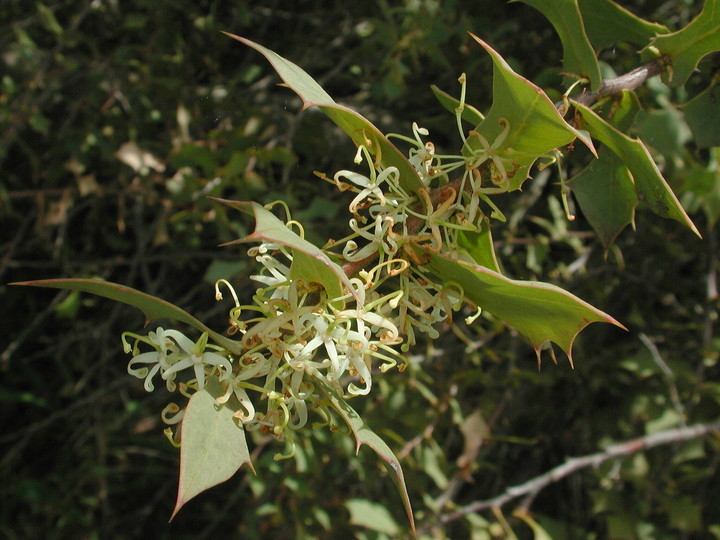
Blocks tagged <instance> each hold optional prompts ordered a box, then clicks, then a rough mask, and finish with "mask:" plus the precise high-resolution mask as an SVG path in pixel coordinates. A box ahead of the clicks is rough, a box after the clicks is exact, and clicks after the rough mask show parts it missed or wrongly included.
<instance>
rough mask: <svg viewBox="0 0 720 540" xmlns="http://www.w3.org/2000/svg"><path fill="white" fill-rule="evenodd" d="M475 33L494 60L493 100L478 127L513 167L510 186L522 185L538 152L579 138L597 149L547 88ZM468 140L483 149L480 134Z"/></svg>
mask: <svg viewBox="0 0 720 540" xmlns="http://www.w3.org/2000/svg"><path fill="white" fill-rule="evenodd" d="M473 37H474V38H475V40H477V42H478V43H480V45H482V46H483V47H484V48H485V50H486V51H487V52H488V53H489V54H490V56H491V57H492V59H493V64H494V67H493V104H492V107H491V108H490V112H489V113H488V115H487V116H486V118H485V120H484V121H483V122H482V123H481V124H480V125H479V126H477V128H476V129H475V131H477V132H478V133H480V134H481V135H482V136H483V137H484V138H485V139H486V140H487V141H488V143H489V144H491V145H492V144H497V147H496V149H495V150H494V153H495V154H497V156H498V157H499V158H500V159H502V160H504V161H506V162H507V163H508V164H509V166H510V168H511V169H512V170H511V171H510V172H509V173H508V182H509V185H508V186H507V187H508V189H509V190H514V189H519V188H520V187H521V186H522V184H523V182H524V181H525V179H526V178H527V177H528V172H529V170H530V167H531V166H532V165H533V163H535V161H537V159H538V156H540V155H542V154H546V153H548V152H550V151H552V150H554V149H555V148H558V147H560V146H563V145H566V144H569V143H571V142H572V141H573V140H575V139H576V138H578V139H580V140H581V141H582V142H583V143H584V144H585V145H586V146H587V147H588V148H590V149H591V151H592V152H595V149H594V147H593V144H592V140H591V139H590V137H589V136H588V134H587V133H583V132H581V131H579V130H577V129H575V128H574V127H572V126H571V125H570V124H568V123H567V122H565V120H564V119H563V117H562V116H561V115H560V113H559V112H558V111H557V109H556V108H555V106H554V105H553V103H552V101H550V98H548V97H547V95H545V92H543V91H542V90H541V89H540V88H539V87H537V86H536V85H534V84H533V83H531V82H530V81H528V80H527V79H525V78H524V77H521V76H520V75H518V74H517V73H515V72H514V71H513V70H512V68H511V67H510V66H509V65H508V64H507V62H505V60H504V59H503V58H502V57H501V56H500V55H499V54H498V53H497V52H496V51H495V50H493V49H492V47H490V46H489V45H488V44H487V43H485V42H484V41H482V40H481V39H480V38H478V37H477V36H473ZM504 124H507V125H509V131H508V132H507V134H506V135H505V134H503V137H504V139H502V140H498V136H500V135H501V133H502V132H503V128H504ZM468 144H469V146H470V149H471V150H473V151H475V152H481V151H483V145H482V142H481V141H480V140H479V139H478V138H477V137H470V138H469V139H468ZM467 151H468V149H465V152H467Z"/></svg>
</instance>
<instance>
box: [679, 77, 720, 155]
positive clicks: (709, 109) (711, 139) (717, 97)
mask: <svg viewBox="0 0 720 540" xmlns="http://www.w3.org/2000/svg"><path fill="white" fill-rule="evenodd" d="M718 81H720V77H715V81H714V82H713V84H711V85H710V86H709V87H708V88H707V89H706V90H704V91H703V92H701V93H700V94H698V95H697V96H695V97H694V98H693V99H691V100H690V101H688V102H687V103H685V104H684V105H683V106H682V111H683V113H684V115H685V120H686V121H687V123H688V126H690V131H692V134H693V136H694V137H695V139H694V141H693V142H694V143H695V145H697V146H698V148H712V147H713V146H720V129H718V126H720V84H717V82H718Z"/></svg>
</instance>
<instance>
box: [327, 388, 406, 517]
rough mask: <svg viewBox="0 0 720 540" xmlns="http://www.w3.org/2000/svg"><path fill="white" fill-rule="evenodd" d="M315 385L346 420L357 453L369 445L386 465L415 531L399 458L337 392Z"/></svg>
mask: <svg viewBox="0 0 720 540" xmlns="http://www.w3.org/2000/svg"><path fill="white" fill-rule="evenodd" d="M315 383H316V384H317V385H318V388H319V389H320V390H321V391H322V392H323V393H324V394H325V397H327V399H328V400H329V401H330V403H331V404H332V406H333V408H334V409H335V410H336V411H337V412H338V414H339V415H340V416H341V417H342V418H343V420H345V422H346V423H347V425H348V427H349V428H350V429H351V430H352V432H353V435H355V441H356V451H357V452H359V451H360V447H361V446H362V445H364V444H365V445H367V446H369V447H370V448H372V449H373V450H374V451H375V453H376V454H377V455H378V456H379V457H380V459H381V460H382V461H383V463H384V464H385V467H386V468H387V470H388V472H389V473H390V476H391V478H392V479H393V482H394V483H395V486H396V487H397V489H398V492H399V493H400V498H401V499H402V502H403V505H404V506H405V512H406V513H407V517H408V521H409V522H410V526H411V528H412V529H413V531H414V530H415V519H414V517H413V512H412V506H411V505H410V496H409V495H408V492H407V487H406V486H405V477H404V475H403V471H402V467H401V466H400V462H399V461H398V459H397V457H395V454H394V453H393V451H392V450H391V449H390V447H389V446H388V445H387V443H385V441H383V440H382V439H381V438H380V437H379V436H378V435H377V434H376V433H375V432H374V431H372V430H371V429H370V428H369V427H367V425H366V424H365V422H364V421H363V419H362V418H361V417H360V415H359V414H358V413H357V412H356V411H355V409H353V408H352V407H351V406H350V405H348V403H347V402H346V401H345V400H344V399H342V397H340V396H338V394H337V392H335V390H333V388H332V387H331V386H330V385H329V384H327V383H326V382H324V381H322V380H320V379H315Z"/></svg>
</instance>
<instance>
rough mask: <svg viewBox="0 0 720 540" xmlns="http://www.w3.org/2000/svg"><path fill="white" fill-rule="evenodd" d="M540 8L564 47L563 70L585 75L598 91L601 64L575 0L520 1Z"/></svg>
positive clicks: (600, 80) (580, 75)
mask: <svg viewBox="0 0 720 540" xmlns="http://www.w3.org/2000/svg"><path fill="white" fill-rule="evenodd" d="M520 1H521V2H523V3H524V4H528V5H530V6H532V7H534V8H535V9H537V10H538V11H540V12H541V13H542V14H543V15H545V17H547V19H548V20H549V21H550V22H551V23H552V25H553V26H554V27H555V31H556V32H557V33H558V35H559V36H560V41H561V42H562V46H563V71H564V72H565V73H568V74H572V75H576V76H578V77H584V78H586V79H588V80H589V81H590V87H591V89H593V90H597V89H598V88H599V87H600V83H602V76H601V75H600V64H598V61H597V57H596V55H595V51H594V50H593V48H592V45H591V44H590V40H589V39H588V36H587V34H586V33H585V27H584V25H583V19H582V17H581V16H580V8H579V7H578V0H553V1H552V2H547V1H546V0H520Z"/></svg>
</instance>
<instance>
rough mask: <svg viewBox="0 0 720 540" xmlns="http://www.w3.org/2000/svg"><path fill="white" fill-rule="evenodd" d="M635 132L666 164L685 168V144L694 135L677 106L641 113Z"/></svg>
mask: <svg viewBox="0 0 720 540" xmlns="http://www.w3.org/2000/svg"><path fill="white" fill-rule="evenodd" d="M635 131H636V133H637V134H638V137H639V138H640V139H641V140H642V141H643V143H644V144H645V145H646V146H647V147H648V149H649V150H651V151H652V152H653V153H654V154H655V155H656V156H657V154H660V155H661V156H662V157H663V158H664V159H665V161H666V163H669V164H674V165H675V166H676V167H682V166H683V161H684V154H685V144H686V143H687V142H688V141H690V140H691V139H692V134H691V132H690V128H689V127H688V125H687V123H686V122H685V118H684V116H683V114H682V113H681V112H680V111H678V109H677V108H676V107H675V106H673V105H670V104H668V105H667V106H665V107H663V108H661V109H651V110H648V111H641V112H640V115H639V116H638V121H637V122H636V124H635Z"/></svg>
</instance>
